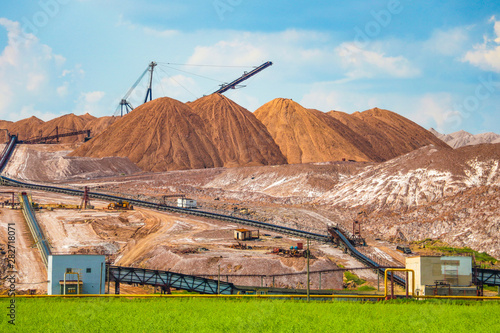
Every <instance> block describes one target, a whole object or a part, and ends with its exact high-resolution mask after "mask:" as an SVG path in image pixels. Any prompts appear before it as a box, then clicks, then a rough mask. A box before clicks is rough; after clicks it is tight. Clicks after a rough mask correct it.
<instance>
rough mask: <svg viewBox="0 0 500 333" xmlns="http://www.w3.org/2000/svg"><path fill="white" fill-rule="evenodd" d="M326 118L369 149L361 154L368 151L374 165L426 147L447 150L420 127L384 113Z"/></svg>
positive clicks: (332, 113)
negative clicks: (359, 137) (352, 132)
mask: <svg viewBox="0 0 500 333" xmlns="http://www.w3.org/2000/svg"><path fill="white" fill-rule="evenodd" d="M327 114H328V115H330V116H332V117H333V118H335V119H337V120H339V121H340V122H342V123H343V124H345V125H346V126H348V127H349V128H350V129H351V130H353V131H354V132H356V134H358V135H359V136H361V137H363V138H365V139H366V140H367V141H368V142H369V145H368V146H366V147H363V151H365V152H366V150H370V151H372V152H373V154H374V155H375V161H386V160H390V159H391V158H394V157H397V156H400V155H403V154H406V153H409V152H410V151H413V150H415V149H417V148H420V147H423V146H427V145H430V144H434V145H436V146H438V147H445V148H449V147H448V145H446V144H445V143H444V142H443V141H441V140H439V139H437V138H436V137H435V135H433V134H432V133H431V132H429V131H427V130H426V129H424V128H423V127H421V126H419V125H417V124H415V123H414V122H412V121H411V120H409V119H406V118H405V117H402V116H400V115H398V114H397V113H394V112H391V111H388V110H383V109H379V108H374V109H370V110H367V111H364V112H355V113H353V114H351V115H349V114H347V113H344V112H339V111H330V112H328V113H327Z"/></svg>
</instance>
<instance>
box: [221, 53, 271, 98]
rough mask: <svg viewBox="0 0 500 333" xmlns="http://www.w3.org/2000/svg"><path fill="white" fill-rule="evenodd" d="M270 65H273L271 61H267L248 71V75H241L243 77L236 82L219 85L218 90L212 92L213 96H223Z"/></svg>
mask: <svg viewBox="0 0 500 333" xmlns="http://www.w3.org/2000/svg"><path fill="white" fill-rule="evenodd" d="M272 65H273V63H272V62H271V61H267V62H265V63H263V64H262V65H260V66H258V67H256V68H255V69H253V70H252V71H250V72H248V73H247V72H245V73H243V75H242V76H240V77H239V78H237V79H236V80H234V81H232V82H230V83H228V84H223V85H221V87H220V88H219V89H218V90H216V91H214V92H213V93H214V94H223V93H225V92H226V91H228V90H229V89H236V88H239V87H238V85H239V84H240V83H242V82H243V81H245V80H248V79H249V78H251V77H252V76H254V75H255V74H257V73H259V72H261V71H263V70H264V69H266V68H267V67H269V66H272ZM240 87H241V86H240Z"/></svg>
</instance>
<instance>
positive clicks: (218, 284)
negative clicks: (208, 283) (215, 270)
mask: <svg viewBox="0 0 500 333" xmlns="http://www.w3.org/2000/svg"><path fill="white" fill-rule="evenodd" d="M217 295H220V264H219V274H218V276H217Z"/></svg>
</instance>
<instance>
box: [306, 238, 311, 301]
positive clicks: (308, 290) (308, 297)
mask: <svg viewBox="0 0 500 333" xmlns="http://www.w3.org/2000/svg"><path fill="white" fill-rule="evenodd" d="M309 256H310V252H309V238H308V239H307V301H308V302H309V301H310V299H311V298H310V295H309V292H310V289H309V288H310V286H309Z"/></svg>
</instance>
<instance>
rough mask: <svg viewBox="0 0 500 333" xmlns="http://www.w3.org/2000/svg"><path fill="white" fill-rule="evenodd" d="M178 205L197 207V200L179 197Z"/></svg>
mask: <svg viewBox="0 0 500 333" xmlns="http://www.w3.org/2000/svg"><path fill="white" fill-rule="evenodd" d="M177 207H181V208H196V200H194V199H188V198H178V199H177Z"/></svg>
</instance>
